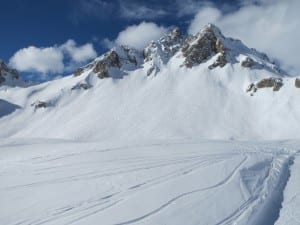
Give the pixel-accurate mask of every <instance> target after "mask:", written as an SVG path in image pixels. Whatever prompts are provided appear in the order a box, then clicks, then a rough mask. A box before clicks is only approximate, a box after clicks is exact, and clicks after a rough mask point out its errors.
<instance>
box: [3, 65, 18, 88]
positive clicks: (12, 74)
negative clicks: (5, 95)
mask: <svg viewBox="0 0 300 225" xmlns="http://www.w3.org/2000/svg"><path fill="white" fill-rule="evenodd" d="M19 78H20V75H19V73H18V71H17V70H15V69H12V68H10V67H8V66H7V65H6V64H5V63H4V62H3V61H2V60H0V84H2V83H4V82H9V81H14V80H18V79H19Z"/></svg>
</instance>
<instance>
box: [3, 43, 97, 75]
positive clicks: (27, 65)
mask: <svg viewBox="0 0 300 225" xmlns="http://www.w3.org/2000/svg"><path fill="white" fill-rule="evenodd" d="M96 56H97V54H96V51H95V50H94V47H93V45H92V44H90V43H88V44H85V45H82V46H77V45H76V42H75V41H73V40H71V39H70V40H68V41H67V42H66V43H64V44H62V45H60V46H57V45H55V46H52V47H46V48H38V47H35V46H30V47H27V48H23V49H20V50H18V51H17V52H16V53H15V54H14V55H13V56H12V57H11V58H10V60H9V64H10V65H11V66H12V67H14V68H16V69H17V70H19V71H21V72H38V73H42V74H49V73H52V74H53V73H63V72H70V71H71V70H72V69H74V68H75V67H77V66H80V65H81V64H82V63H85V62H87V61H88V60H90V59H92V58H95V57H96Z"/></svg>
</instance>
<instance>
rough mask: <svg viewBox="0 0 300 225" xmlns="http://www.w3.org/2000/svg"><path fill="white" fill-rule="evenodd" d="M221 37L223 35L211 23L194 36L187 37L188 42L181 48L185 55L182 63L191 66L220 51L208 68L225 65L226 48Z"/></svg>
mask: <svg viewBox="0 0 300 225" xmlns="http://www.w3.org/2000/svg"><path fill="white" fill-rule="evenodd" d="M221 39H224V36H223V35H222V34H221V32H220V31H219V30H218V28H216V27H215V26H213V25H209V26H207V27H206V28H205V29H204V30H203V31H201V32H200V33H198V34H197V36H196V37H194V38H193V37H191V38H190V40H189V39H187V40H188V42H190V43H187V45H186V46H185V47H184V48H183V49H182V52H183V56H184V57H185V61H184V65H185V66H186V67H188V68H191V67H193V66H195V65H199V64H201V63H203V62H205V61H206V60H208V59H210V58H211V57H212V56H214V55H216V54H218V53H220V56H219V57H218V59H217V61H216V62H215V63H214V64H212V65H211V66H210V69H213V68H215V67H217V66H220V67H223V66H225V65H226V63H227V60H226V48H225V46H224V44H223V42H222V40H221Z"/></svg>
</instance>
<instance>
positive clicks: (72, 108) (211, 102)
mask: <svg viewBox="0 0 300 225" xmlns="http://www.w3.org/2000/svg"><path fill="white" fill-rule="evenodd" d="M213 29H217V28H215V27H213ZM203 32H204V33H203ZM205 32H207V31H206V30H204V31H202V33H201V32H200V33H199V34H198V36H195V37H193V38H192V39H191V40H190V41H189V42H188V45H189V46H190V47H189V49H193V48H195V49H194V50H190V51H191V53H190V54H195V52H196V53H197V54H200V53H201V54H204V53H202V52H201V51H202V50H201V49H202V48H200V50H199V49H197V43H198V42H197V40H198V41H199V40H202V39H201V38H202V37H205V35H204V34H206V33H205ZM214 32H215V33H216V36H217V37H218V36H219V37H220V39H222V40H223V42H222V43H223V45H224V46H225V47H223V48H224V49H226V50H224V51H227V52H226V53H216V54H215V53H214V54H215V55H212V56H211V57H210V58H209V57H208V58H207V59H206V60H204V61H203V62H201V63H200V64H197V63H196V62H193V63H194V64H195V65H193V66H192V67H191V68H190V67H186V66H184V65H185V63H187V62H186V60H188V58H186V57H185V56H184V54H187V53H183V51H184V50H182V51H181V50H178V51H177V52H175V53H174V55H172V54H171V53H170V52H172V51H171V50H170V49H173V48H175V49H178V42H175V44H174V46H175V47H174V46H173V45H171V44H170V43H169V42H167V43H168V44H167V46H173V48H171V47H169V48H170V49H169V48H168V50H166V52H163V51H162V49H163V46H164V45H163V44H162V43H165V42H166V41H165V39H164V38H162V39H161V40H159V41H158V42H157V43H156V44H155V43H154V44H153V43H152V44H151V45H150V47H152V48H153V49H152V51H150V50H149V49H148V53H147V54H148V55H147V54H146V53H145V54H146V55H147V58H146V59H145V62H143V61H142V60H141V58H140V57H142V56H141V54H138V53H137V52H136V51H134V50H128V49H127V50H126V48H125V49H124V48H123V47H120V48H119V49H115V51H116V52H117V53H118V55H119V58H120V59H118V58H114V57H116V56H115V55H116V54H111V53H112V52H110V53H108V54H106V55H104V56H101V57H99V58H97V59H96V60H95V61H94V62H93V63H91V64H89V65H87V66H86V67H85V68H83V69H82V71H80V73H79V74H80V75H78V76H77V75H76V76H73V75H70V76H68V77H64V78H61V79H58V80H54V81H49V82H46V83H42V84H39V85H35V86H30V87H26V88H23V87H9V86H2V87H0V99H2V100H3V101H6V102H7V103H8V104H11V105H16V106H17V108H18V109H17V110H15V111H13V112H11V113H10V114H6V116H5V117H1V118H0V137H17V138H26V137H29V138H33V137H34V138H37V137H39V138H41V137H42V138H64V139H73V140H107V139H111V140H113V139H122V140H129V139H130V140H139V139H149V138H154V139H157V138H160V139H165V138H209V139H248V140H249V139H253V138H255V139H290V138H299V137H300V132H299V130H300V123H299V121H300V106H299V104H298V98H297V97H296V96H298V95H299V92H300V88H296V87H295V78H292V77H289V76H287V75H285V74H284V73H283V72H281V71H280V70H279V69H278V68H277V67H276V66H275V65H273V64H271V62H270V60H269V59H268V58H267V56H265V55H264V54H261V53H258V52H257V51H255V50H253V49H249V48H247V47H246V46H244V45H243V44H242V43H241V42H240V41H237V40H233V39H230V38H225V37H223V36H222V34H221V33H220V31H219V30H216V31H214ZM197 38H198V39H197ZM168 40H169V39H168ZM217 43H218V42H217ZM165 45H166V44H165ZM182 45H183V47H182V49H184V48H186V47H184V46H185V45H186V44H182ZM157 46H160V48H159V49H160V50H159V51H158V50H157V48H158V47H157ZM176 46H177V47H176ZM195 46H196V47H195ZM200 46H201V45H200ZM198 47H199V46H198ZM223 48H222V49H223ZM128 51H129V53H128ZM222 51H223V50H222ZM149 52H150V53H149ZM199 52H200V53H199ZM206 53H207V52H206ZM206 53H205V54H206ZM209 54H213V52H212V53H209ZM220 54H226V57H227V58H226V60H227V63H226V64H225V66H223V67H221V66H216V67H215V68H213V69H209V67H210V66H211V65H215V63H216V62H218V60H219V57H220ZM168 57H169V58H168ZM199 57H200V56H199ZM224 57H225V56H224ZM249 57H251V59H252V60H253V61H254V63H255V65H254V66H253V67H252V68H247V67H243V66H241V64H242V63H243V62H244V61H245V59H247V58H249ZM111 58H112V59H113V60H114V61H113V60H112V59H111ZM162 58H163V59H164V60H161V59H162ZM191 58H193V57H191ZM166 59H168V60H166ZM109 60H111V61H109ZM160 60H161V61H160ZM223 60H224V58H223ZM133 62H134V63H133ZM107 65H108V67H107ZM93 66H94V67H93ZM116 66H117V67H116ZM107 68H108V69H107ZM149 68H156V69H155V72H152V73H150V75H149V73H148V72H149ZM96 69H97V70H96ZM106 69H107V70H106ZM99 71H100V72H99ZM150 71H153V70H152V69H151V70H150ZM97 74H98V75H97ZM147 74H148V75H149V76H147ZM106 76H108V77H106ZM98 77H101V78H104V79H99V78H98ZM269 77H273V78H278V79H281V80H282V85H283V86H282V87H281V86H280V90H279V91H273V89H272V88H261V89H258V90H257V91H256V92H255V93H250V92H246V90H247V87H248V86H249V85H250V84H251V83H256V82H258V81H261V80H262V79H264V78H269ZM280 85H281V84H280ZM251 95H253V96H251ZM37 101H42V102H45V103H46V104H47V107H46V108H37V107H34V106H32V104H35V103H36V102H37ZM3 128H5V129H3Z"/></svg>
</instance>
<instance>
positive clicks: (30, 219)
mask: <svg viewBox="0 0 300 225" xmlns="http://www.w3.org/2000/svg"><path fill="white" fill-rule="evenodd" d="M43 145H45V147H46V148H47V149H48V148H51V147H52V146H53V147H54V148H58V149H60V151H57V150H55V151H49V152H45V154H41V152H40V150H39V148H40V147H42V146H43ZM68 145H70V144H68V143H61V144H55V145H53V144H52V143H48V144H42V145H41V144H32V145H24V146H23V147H22V145H15V144H14V145H9V144H7V145H2V146H1V147H0V180H1V183H0V198H2V199H3V201H1V202H2V203H0V206H1V209H3V210H2V211H1V212H0V224H7V225H25V224H27V225H29V224H30V225H41V224H104V225H106V224H114V225H125V224H182V221H186V224H189V221H190V224H195V223H197V224H215V225H217V224H218V225H221V224H249V222H251V221H255V223H256V224H258V225H260V224H263V223H264V225H268V222H266V219H265V218H262V217H261V215H260V211H263V212H266V213H267V214H268V215H269V216H270V218H269V221H272V220H273V222H272V223H274V221H275V220H277V218H278V216H279V215H278V214H279V211H280V208H281V202H282V201H283V191H284V189H285V186H286V184H287V183H288V179H289V177H290V176H291V175H293V174H290V166H291V165H292V163H293V160H294V157H295V154H294V155H293V154H292V153H289V152H288V151H287V150H286V149H288V148H282V147H281V146H280V147H272V146H276V143H275V144H273V145H270V146H271V147H270V146H268V147H266V145H265V144H261V143H258V144H255V143H254V144H251V143H247V144H246V143H241V142H240V143H235V142H224V143H222V142H213V141H211V142H210V141H207V142H200V143H181V144H179V143H173V144H172V143H164V144H152V145H151V144H149V145H147V144H145V145H136V146H131V147H130V146H127V147H124V148H122V147H116V148H103V147H101V144H99V146H98V144H95V143H93V144H89V143H85V144H84V145H83V146H80V145H78V146H77V147H78V148H77V149H75V148H72V146H71V147H68ZM20 149H22V151H23V152H19V151H20ZM17 152H19V154H21V156H19V154H16V153H17ZM16 156H17V157H16ZM277 187H278V189H279V190H277V191H276V188H277ZM232 188H234V189H232ZM64 190H67V191H64ZM61 191H62V193H60V192H61ZM35 195H36V196H35ZM220 195H224V196H227V195H228V196H229V199H230V198H232V203H231V202H228V203H226V208H224V206H223V205H222V201H223V200H220V199H219V198H218V197H220ZM39 198H40V199H39ZM271 198H272V199H275V200H274V201H277V202H275V203H276V204H275V203H274V204H271V203H270V201H271V200H272V199H271ZM295 198H296V197H295ZM276 199H277V200H276ZM31 201H32V202H31ZM218 201H221V202H219V203H218ZM224 201H225V200H224ZM216 202H217V204H216ZM11 203H12V204H13V206H10V207H8V208H6V206H7V205H8V204H11ZM202 204H203V208H202ZM206 204H208V205H210V204H213V205H214V207H215V209H216V210H220V211H219V213H217V215H216V216H213V215H212V216H210V215H209V213H210V212H207V211H205V213H204V211H203V210H205V205H206ZM182 205H183V206H182ZM273 205H276V207H277V208H274V209H273V208H272V207H273ZM271 209H272V210H273V211H272V212H273V213H270V210H271ZM193 210H195V211H197V213H198V214H199V218H197V217H195V218H193V217H192V219H191V217H190V214H189V213H192V212H193ZM275 211H278V213H274V212H275ZM211 213H213V210H212V212H211ZM198 214H196V215H198ZM207 214H208V215H207ZM204 215H206V216H207V218H204V217H203V216H204ZM178 216H180V219H179V220H178V218H177V217H178ZM176 218H177V219H176ZM181 220H182V221H181ZM99 221H101V222H100V223H99ZM262 221H264V222H262ZM269 224H271V223H269Z"/></svg>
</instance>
